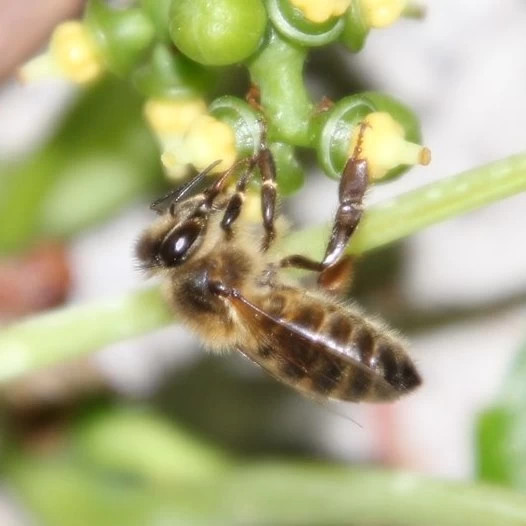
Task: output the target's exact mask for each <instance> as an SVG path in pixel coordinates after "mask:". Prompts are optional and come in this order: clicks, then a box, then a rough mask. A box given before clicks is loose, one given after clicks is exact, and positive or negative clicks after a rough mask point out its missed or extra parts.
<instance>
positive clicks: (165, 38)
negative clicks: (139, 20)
mask: <svg viewBox="0 0 526 526" xmlns="http://www.w3.org/2000/svg"><path fill="white" fill-rule="evenodd" d="M171 5H172V0H141V7H142V9H143V11H144V12H145V13H146V14H147V15H148V17H149V18H150V20H151V21H152V22H153V25H154V27H155V31H156V33H157V38H159V40H161V41H162V42H164V43H166V44H171V42H172V40H171V39H170V31H169V29H168V21H169V19H170V17H169V14H170V7H171Z"/></svg>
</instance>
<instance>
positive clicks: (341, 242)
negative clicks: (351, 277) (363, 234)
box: [320, 125, 369, 279]
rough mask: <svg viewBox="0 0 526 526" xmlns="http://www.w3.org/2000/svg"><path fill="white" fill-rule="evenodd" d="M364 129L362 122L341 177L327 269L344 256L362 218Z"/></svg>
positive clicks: (325, 261)
mask: <svg viewBox="0 0 526 526" xmlns="http://www.w3.org/2000/svg"><path fill="white" fill-rule="evenodd" d="M364 130H365V125H362V126H361V128H360V136H359V138H358V143H357V145H356V148H355V149H354V152H353V155H352V157H351V158H350V159H349V160H348V161H347V164H346V165H345V168H344V169H343V173H342V177H341V179H340V186H339V189H338V199H339V205H338V209H337V211H336V215H335V217H334V225H333V227H332V232H331V237H330V238H329V242H328V244H327V249H326V251H325V256H324V258H323V260H322V265H323V267H324V269H328V268H330V267H332V266H333V265H335V264H336V263H337V262H338V261H339V260H340V258H341V257H342V256H343V254H344V252H345V249H346V247H347V245H348V243H349V240H350V238H351V236H352V235H353V233H354V231H355V230H356V227H357V226H358V223H359V222H360V219H361V217H362V212H363V204H362V201H363V197H364V195H365V191H366V190H367V186H368V183H369V171H368V168H367V161H366V160H365V159H359V155H360V153H361V137H362V135H363V132H364ZM320 279H321V276H320Z"/></svg>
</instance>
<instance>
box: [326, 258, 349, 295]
mask: <svg viewBox="0 0 526 526" xmlns="http://www.w3.org/2000/svg"><path fill="white" fill-rule="evenodd" d="M352 275H353V258H352V257H351V256H349V255H344V256H342V257H341V258H340V260H339V261H338V262H337V263H335V264H334V265H332V266H331V267H327V268H326V269H324V270H323V271H322V272H321V273H320V275H319V276H318V284H319V285H321V286H322V287H323V288H324V289H325V290H327V291H329V292H333V293H335V294H339V295H343V294H345V293H347V292H349V289H350V287H351V283H352Z"/></svg>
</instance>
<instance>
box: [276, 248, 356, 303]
mask: <svg viewBox="0 0 526 526" xmlns="http://www.w3.org/2000/svg"><path fill="white" fill-rule="evenodd" d="M278 265H279V267H280V268H290V267H294V268H299V269H302V270H312V271H313V272H319V273H320V276H319V278H318V283H319V284H320V285H321V286H322V287H323V288H324V289H325V290H327V291H329V292H334V293H336V294H343V293H345V292H347V290H348V289H349V287H350V284H351V277H352V270H353V268H352V258H351V256H348V255H345V256H343V257H341V258H340V260H339V261H337V262H336V263H335V264H334V265H332V266H331V267H324V266H323V263H320V262H318V261H314V260H312V259H309V258H307V257H305V256H302V255H299V254H295V255H292V256H287V257H285V258H283V259H282V260H280V261H279V263H278Z"/></svg>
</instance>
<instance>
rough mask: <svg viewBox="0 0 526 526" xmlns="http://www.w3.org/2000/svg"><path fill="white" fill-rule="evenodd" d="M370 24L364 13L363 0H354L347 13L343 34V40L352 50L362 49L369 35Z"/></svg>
mask: <svg viewBox="0 0 526 526" xmlns="http://www.w3.org/2000/svg"><path fill="white" fill-rule="evenodd" d="M368 34H369V26H368V25H367V22H366V21H365V19H364V16H363V13H362V5H361V0H352V1H351V5H350V6H349V9H348V10H347V13H346V14H345V26H344V28H343V32H342V34H341V41H342V43H343V44H345V45H346V46H347V47H348V48H349V49H350V50H351V51H353V52H357V51H360V50H361V49H362V48H363V46H364V44H365V39H366V38H367V35H368Z"/></svg>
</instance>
